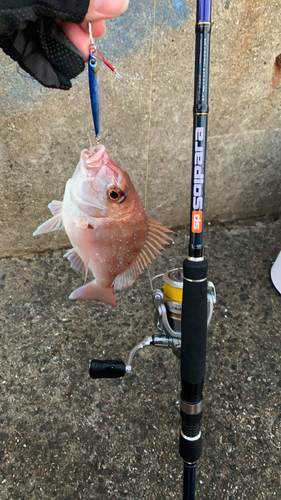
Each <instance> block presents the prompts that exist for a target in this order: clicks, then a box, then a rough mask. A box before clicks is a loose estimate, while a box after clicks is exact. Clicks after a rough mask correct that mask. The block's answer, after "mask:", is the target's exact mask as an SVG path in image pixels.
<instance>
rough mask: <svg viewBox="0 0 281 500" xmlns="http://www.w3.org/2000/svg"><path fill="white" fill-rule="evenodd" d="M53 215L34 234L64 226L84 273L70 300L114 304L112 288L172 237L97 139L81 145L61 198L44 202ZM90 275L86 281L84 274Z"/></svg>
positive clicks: (73, 258) (125, 283)
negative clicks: (86, 146) (151, 216)
mask: <svg viewBox="0 0 281 500" xmlns="http://www.w3.org/2000/svg"><path fill="white" fill-rule="evenodd" d="M48 207H49V209H50V211H51V212H52V215H53V217H52V218H51V219H49V220H47V221H46V222H44V223H43V224H41V225H40V226H39V227H38V229H37V230H36V231H35V232H34V236H37V235H39V234H43V233H48V232H50V231H56V230H60V229H64V230H65V231H66V233H67V235H68V238H69V240H70V242H71V244H72V247H73V248H71V249H70V250H69V251H67V252H66V254H65V255H64V257H66V258H67V259H68V260H69V261H70V263H71V267H72V268H74V269H75V270H76V271H78V272H80V273H82V274H84V276H85V281H84V285H83V286H81V287H79V288H77V289H76V290H74V291H73V292H72V293H71V295H70V297H69V298H70V299H85V300H97V301H101V302H104V303H105V304H108V305H111V306H113V307H116V306H117V301H116V297H115V295H114V291H115V290H123V289H124V288H127V287H129V286H131V285H132V284H133V283H134V281H135V280H136V279H137V277H138V276H139V275H140V274H141V273H142V272H143V270H144V269H145V268H146V267H147V265H148V264H149V263H151V261H152V259H155V258H156V255H157V254H159V253H160V250H164V246H163V245H166V244H169V243H170V242H171V241H172V238H171V237H170V236H169V235H168V234H169V233H172V232H173V231H171V230H170V229H167V228H166V227H164V226H163V225H162V224H161V223H160V222H157V221H156V220H154V219H148V218H147V215H146V212H145V210H144V208H143V205H142V203H141V201H140V198H139V196H138V194H137V191H136V189H135V188H134V186H133V183H132V181H131V179H130V177H129V175H128V173H127V172H125V171H123V170H122V169H121V168H120V167H119V166H118V165H117V164H116V163H115V162H114V161H113V160H112V159H111V158H110V157H109V155H108V153H107V151H106V148H105V146H103V145H102V144H99V145H97V146H95V147H92V146H91V147H90V149H89V150H88V149H83V150H82V152H81V156H80V160H79V163H78V165H77V167H76V170H75V172H74V174H73V176H72V177H71V178H70V179H68V181H67V183H66V187H65V193H64V197H63V201H62V202H61V201H57V200H53V201H52V202H51V203H50V204H49V205H48ZM89 273H91V274H92V276H93V278H94V279H93V280H92V281H90V282H88V283H86V280H87V276H88V274H89Z"/></svg>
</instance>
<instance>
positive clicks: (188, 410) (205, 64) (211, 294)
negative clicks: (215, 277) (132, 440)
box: [89, 0, 216, 500]
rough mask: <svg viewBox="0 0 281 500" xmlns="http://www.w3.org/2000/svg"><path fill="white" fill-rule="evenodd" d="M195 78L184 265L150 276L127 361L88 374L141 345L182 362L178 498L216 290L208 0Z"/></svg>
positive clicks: (127, 366)
mask: <svg viewBox="0 0 281 500" xmlns="http://www.w3.org/2000/svg"><path fill="white" fill-rule="evenodd" d="M195 33H196V43H195V81H194V108H193V114H194V119H193V149H192V179H191V206H190V235H189V247H188V255H187V258H186V259H185V260H184V262H183V268H177V269H172V270H170V271H167V272H166V273H163V274H160V275H157V276H155V277H154V278H152V280H151V283H152V284H153V282H154V281H155V280H156V279H159V278H162V280H163V286H162V287H161V288H156V289H155V290H154V291H153V293H152V298H153V304H154V307H155V310H156V315H155V318H156V327H157V330H158V333H157V334H155V335H149V336H146V337H145V338H144V339H143V340H142V342H140V343H139V344H137V345H136V346H135V347H134V348H133V349H132V351H131V352H130V354H129V357H128V361H127V363H125V362H124V361H122V360H100V359H93V360H92V361H91V363H90V369H89V373H90V377H91V378H93V379H96V378H117V377H123V376H124V375H125V374H126V373H131V371H132V362H133V358H134V356H135V354H136V353H137V352H138V351H139V350H140V349H143V348H144V347H148V346H156V347H165V348H167V347H169V348H171V349H172V351H173V353H174V354H175V355H176V356H177V357H178V358H179V359H180V362H181V397H180V410H181V419H182V429H181V432H180V446H179V449H180V455H181V457H182V459H183V462H184V474H183V500H194V499H195V477H196V464H197V461H198V459H199V458H200V456H201V444H202V436H201V430H200V422H201V418H202V409H203V384H204V376H205V365H206V339H207V327H208V326H209V324H210V321H211V318H212V314H213V307H214V304H215V302H216V291H215V287H214V285H213V283H212V282H211V281H207V268H208V263H207V261H206V260H205V258H204V246H203V235H204V201H205V172H206V152H207V124H208V111H209V107H208V90H209V57H210V33H211V0H197V9H196V26H195Z"/></svg>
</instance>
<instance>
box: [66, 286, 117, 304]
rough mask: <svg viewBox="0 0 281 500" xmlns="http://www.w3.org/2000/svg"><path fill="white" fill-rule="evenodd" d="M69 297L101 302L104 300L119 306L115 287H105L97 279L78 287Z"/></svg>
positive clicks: (106, 302)
mask: <svg viewBox="0 0 281 500" xmlns="http://www.w3.org/2000/svg"><path fill="white" fill-rule="evenodd" d="M69 298H70V299H80V300H99V301H100V302H104V303H105V304H108V305H110V306H112V307H116V306H117V302H116V298H115V295H114V292H113V288H112V287H111V286H110V287H108V288H105V287H103V286H101V285H98V283H96V282H95V281H91V282H90V283H87V285H84V286H80V288H76V290H74V292H72V294H71V295H70V296H69Z"/></svg>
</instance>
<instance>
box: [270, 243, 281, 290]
mask: <svg viewBox="0 0 281 500" xmlns="http://www.w3.org/2000/svg"><path fill="white" fill-rule="evenodd" d="M270 274H271V279H272V283H273V285H274V286H275V288H277V290H278V292H279V293H281V252H280V253H279V255H278V257H277V259H276V261H275V262H274V264H273V266H272V268H271V273H270Z"/></svg>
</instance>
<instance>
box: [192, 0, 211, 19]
mask: <svg viewBox="0 0 281 500" xmlns="http://www.w3.org/2000/svg"><path fill="white" fill-rule="evenodd" d="M211 8H212V0H197V11H196V23H203V22H205V23H210V22H211Z"/></svg>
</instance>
